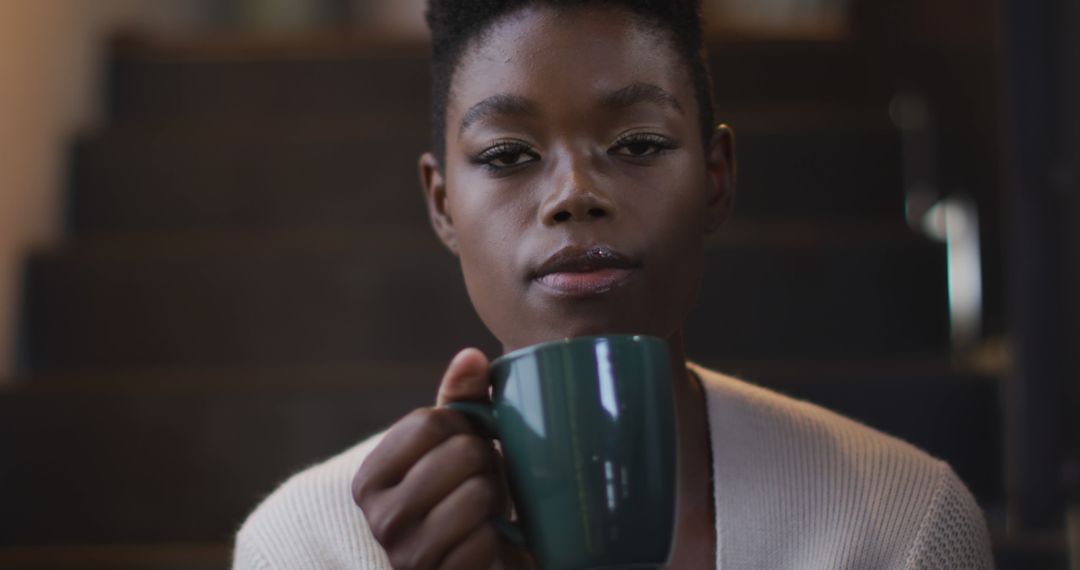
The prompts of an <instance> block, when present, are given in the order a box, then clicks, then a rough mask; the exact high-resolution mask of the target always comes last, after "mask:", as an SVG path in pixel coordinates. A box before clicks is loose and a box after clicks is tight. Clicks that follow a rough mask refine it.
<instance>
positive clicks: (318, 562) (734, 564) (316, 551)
mask: <svg viewBox="0 0 1080 570" xmlns="http://www.w3.org/2000/svg"><path fill="white" fill-rule="evenodd" d="M693 369H694V370H695V371H696V372H697V373H698V375H699V376H700V377H701V379H702V382H703V385H704V386H705V389H706V393H707V399H708V416H709V425H710V436H711V439H712V448H713V477H714V480H713V482H714V492H715V500H716V513H717V517H716V519H717V520H716V537H717V540H716V543H717V545H718V548H717V553H716V567H717V568H722V569H724V570H745V569H763V570H765V569H768V570H784V569H792V570H795V569H798V570H810V569H822V570H825V569H828V570H835V569H871V568H875V569H876V568H889V569H892V568H896V569H916V568H917V569H930V568H935V569H937V568H940V569H945V568H948V569H984V568H992V567H993V564H992V561H991V557H990V546H989V537H988V534H987V531H986V525H985V522H984V520H983V517H982V513H981V512H980V510H979V508H978V506H977V505H976V504H975V501H974V499H972V497H971V494H970V493H968V491H967V489H966V488H965V487H964V485H963V483H962V482H960V480H959V479H958V478H957V477H956V475H955V474H954V473H953V472H952V470H951V469H950V468H949V466H948V465H946V464H945V463H943V462H941V461H938V460H936V459H933V458H931V457H930V456H928V455H926V454H925V453H923V452H921V451H919V450H918V449H916V448H914V447H912V446H911V445H908V444H906V443H904V442H902V441H900V440H897V439H895V438H892V437H889V436H886V435H884V434H881V433H879V432H877V431H874V430H872V429H870V428H868V427H866V426H863V425H861V424H859V423H856V422H854V421H851V420H849V419H847V418H844V417H842V416H839V415H837V414H835V413H832V412H829V411H827V410H825V409H823V408H820V407H818V406H814V405H812V404H808V403H805V402H800V401H797V400H793V399H791V398H788V397H786V396H782V395H780V394H776V393H774V392H771V391H768V390H765V389H764V388H760V387H757V386H754V385H751V384H747V383H745V382H742V381H739V380H735V379H733V378H729V377H726V376H723V375H721V374H718V373H715V372H712V371H709V370H706V369H703V368H700V367H696V366H694V367H693ZM380 437H381V436H375V437H373V438H370V439H368V440H367V441H365V442H363V443H361V444H360V445H358V446H356V447H354V448H352V449H350V450H348V451H346V452H345V453H343V454H341V455H339V456H337V457H335V458H333V459H331V460H329V461H327V462H325V463H322V464H320V465H316V466H314V467H312V468H310V469H308V470H306V471H303V472H302V473H300V474H298V475H295V476H293V477H292V478H291V479H290V480H289V481H287V482H286V483H285V484H284V485H282V486H281V487H280V488H279V489H278V490H277V491H275V492H274V493H273V494H272V495H271V496H270V497H269V498H267V499H266V500H265V501H264V502H263V503H262V504H261V505H260V506H259V507H258V508H257V509H256V510H255V512H254V513H252V515H251V516H250V517H249V518H248V520H247V522H245V523H244V526H243V528H241V530H240V532H239V534H238V535H237V540H236V552H235V555H234V561H233V567H234V568H235V569H241V570H246V569H249V568H257V569H271V568H272V569H275V570H294V569H295V570H306V569H316V568H317V569H336V568H341V569H346V568H349V569H363V570H384V569H390V564H389V561H388V560H387V558H386V554H385V553H384V552H383V550H382V548H380V547H379V545H378V543H377V542H376V541H375V540H374V538H373V537H372V536H371V532H370V531H369V530H368V527H367V523H366V522H365V521H364V518H363V513H362V512H361V511H360V509H359V508H357V507H356V506H355V505H354V504H353V502H352V498H351V496H350V485H351V482H352V477H353V475H354V474H355V472H356V469H357V468H358V467H359V466H360V464H361V463H362V462H363V460H364V458H365V457H366V456H367V454H368V452H369V451H370V450H371V449H372V448H374V446H375V445H376V444H377V443H378V440H379V438H380Z"/></svg>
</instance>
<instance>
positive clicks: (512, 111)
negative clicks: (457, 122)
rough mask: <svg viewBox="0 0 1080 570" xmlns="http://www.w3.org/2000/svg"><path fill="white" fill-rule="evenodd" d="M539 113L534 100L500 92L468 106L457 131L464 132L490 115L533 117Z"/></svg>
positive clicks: (538, 107)
mask: <svg viewBox="0 0 1080 570" xmlns="http://www.w3.org/2000/svg"><path fill="white" fill-rule="evenodd" d="M539 114H540V106H539V105H537V104H536V101H533V100H532V99H529V98H527V97H522V96H520V95H510V94H508V93H500V94H498V95H492V96H491V97H488V98H487V99H484V100H483V101H480V102H479V103H477V104H475V105H473V106H472V107H469V110H468V111H465V115H464V116H463V117H461V128H460V129H459V130H458V132H464V131H465V130H466V129H468V128H469V127H471V126H472V125H473V124H474V123H476V122H477V121H479V120H481V119H486V118H488V117H490V116H492V115H517V116H524V117H535V116H536V115H539Z"/></svg>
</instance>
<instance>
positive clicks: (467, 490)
mask: <svg viewBox="0 0 1080 570" xmlns="http://www.w3.org/2000/svg"><path fill="white" fill-rule="evenodd" d="M462 487H463V489H462V493H464V494H465V496H466V497H467V498H468V500H469V502H470V503H472V504H474V505H477V506H480V507H483V510H485V511H490V510H492V509H493V508H494V506H495V503H496V499H497V498H498V493H497V492H496V491H495V483H494V482H493V481H492V480H491V478H489V477H472V478H470V479H469V480H468V481H465V482H464V483H462Z"/></svg>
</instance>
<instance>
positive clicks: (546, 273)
mask: <svg viewBox="0 0 1080 570" xmlns="http://www.w3.org/2000/svg"><path fill="white" fill-rule="evenodd" d="M638 265H639V264H638V263H636V262H635V261H633V260H631V259H629V258H628V257H626V256H625V255H623V254H622V253H619V252H618V251H616V250H615V249H613V248H611V247H609V246H606V245H590V246H581V245H570V246H567V247H564V248H562V249H560V250H559V251H557V252H556V253H555V254H554V255H552V256H551V257H549V258H548V259H547V261H545V262H544V263H543V264H541V265H540V268H539V269H537V270H536V271H535V272H534V273H533V274H532V280H533V281H535V282H536V283H538V284H539V285H541V286H542V287H543V288H544V289H547V290H549V291H551V292H552V293H555V294H557V295H560V296H571V297H573V296H589V295H597V294H600V293H605V292H607V291H610V290H612V289H614V288H615V287H617V286H619V285H621V284H622V283H623V282H625V281H626V280H627V279H628V278H629V277H630V276H631V275H632V274H633V272H634V270H635V269H637V267H638Z"/></svg>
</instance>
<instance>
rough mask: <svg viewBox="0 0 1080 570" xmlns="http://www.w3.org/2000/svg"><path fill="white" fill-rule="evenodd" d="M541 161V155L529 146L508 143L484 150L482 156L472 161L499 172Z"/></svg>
mask: <svg viewBox="0 0 1080 570" xmlns="http://www.w3.org/2000/svg"><path fill="white" fill-rule="evenodd" d="M539 159H540V155H539V154H537V153H536V151H534V150H532V148H530V147H529V145H527V144H524V143H521V142H516V141H508V142H500V143H496V144H494V145H492V146H490V147H488V148H486V149H484V150H483V151H481V152H480V154H477V155H476V156H474V157H473V159H472V161H473V162H474V163H475V164H480V165H483V166H484V167H486V168H489V169H491V170H496V171H498V170H505V169H507V168H513V167H515V166H522V165H524V164H528V163H530V162H533V161H535V160H539Z"/></svg>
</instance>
